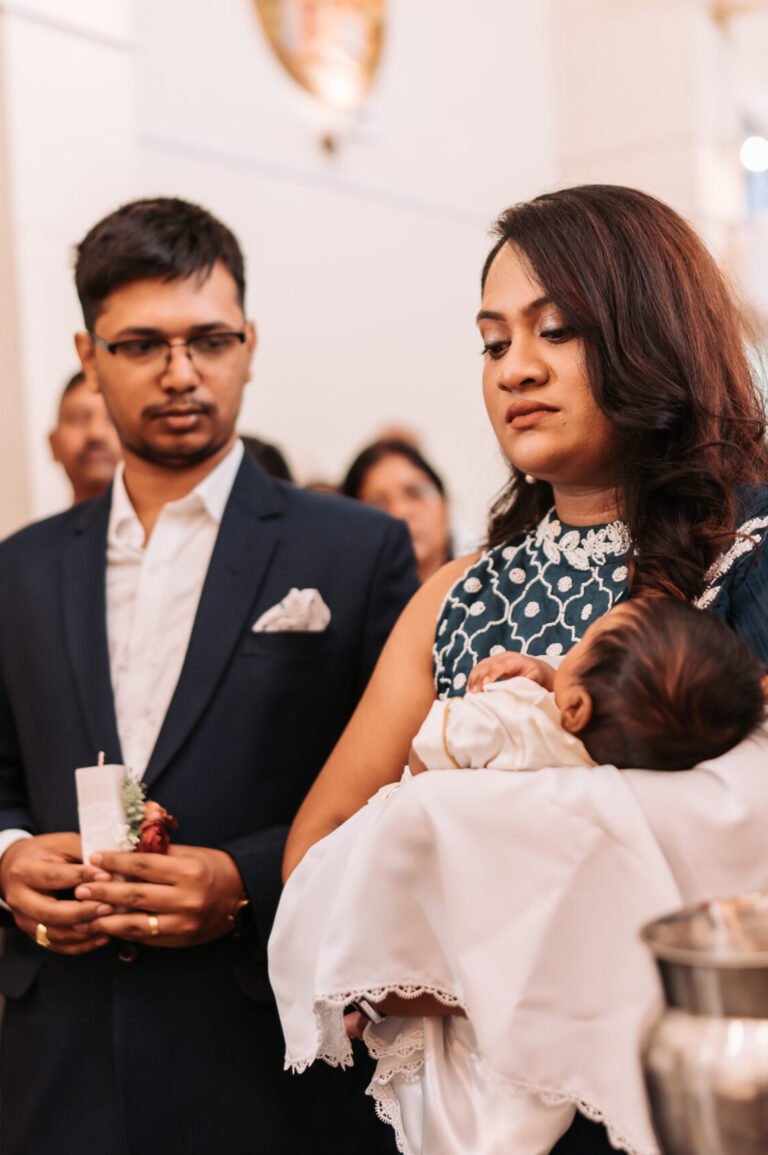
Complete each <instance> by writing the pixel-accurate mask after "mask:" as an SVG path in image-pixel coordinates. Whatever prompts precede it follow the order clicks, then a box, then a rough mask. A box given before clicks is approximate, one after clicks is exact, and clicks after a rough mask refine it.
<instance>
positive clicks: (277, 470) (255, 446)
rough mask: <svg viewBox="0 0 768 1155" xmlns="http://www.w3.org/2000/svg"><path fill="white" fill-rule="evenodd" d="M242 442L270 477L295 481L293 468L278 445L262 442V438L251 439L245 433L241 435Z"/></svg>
mask: <svg viewBox="0 0 768 1155" xmlns="http://www.w3.org/2000/svg"><path fill="white" fill-rule="evenodd" d="M240 440H241V441H242V443H243V445H244V446H245V448H246V450H247V451H248V453H250V455H251V457H254V458H255V459H256V461H258V463H259V465H260V466H261V468H262V469H265V470H266V471H267V473H268V474H269V476H270V477H276V478H277V479H278V480H279V481H291V482H292V481H295V478H294V476H293V472H292V470H291V467H290V465H289V464H288V462H287V461H286V459H285V454H284V453H283V451H282V449H279V448H278V447H277V445H272V444H271V442H269V441H262V440H261V438H260V437H251V436H250V435H249V434H245V433H242V434H241V435H240Z"/></svg>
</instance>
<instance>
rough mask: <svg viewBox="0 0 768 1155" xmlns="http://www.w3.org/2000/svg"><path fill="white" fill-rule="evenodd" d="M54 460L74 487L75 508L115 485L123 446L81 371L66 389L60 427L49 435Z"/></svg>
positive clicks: (98, 394)
mask: <svg viewBox="0 0 768 1155" xmlns="http://www.w3.org/2000/svg"><path fill="white" fill-rule="evenodd" d="M48 442H49V444H50V446H51V453H52V455H53V460H54V461H57V462H58V463H59V465H60V466H61V467H62V469H63V470H64V472H65V473H66V475H67V477H68V478H69V483H70V485H71V486H72V504H73V505H74V504H76V503H77V502H78V501H85V500H86V498H88V497H98V496H99V494H100V493H103V492H104V490H105V489H106V488H107V486H108V485H109V484H110V483H111V481H112V477H113V475H114V472H115V468H116V466H117V463H118V461H119V460H120V442H119V440H118V436H117V431H116V429H115V427H114V425H113V424H112V418H111V417H110V415H109V413H108V412H107V407H106V405H105V404H104V398H103V397H102V396H101V394H100V393H96V392H95V391H94V390H93V389H91V388H90V387H89V386H88V385H87V384H86V381H85V376H84V374H83V372H82V370H80V371H79V372H77V373H75V374H74V375H73V376H72V377H70V379H69V381H67V383H66V385H65V386H64V390H63V392H62V394H61V400H60V402H59V412H58V416H57V418H56V426H55V428H54V429H52V430H51V432H50V434H49V435H48Z"/></svg>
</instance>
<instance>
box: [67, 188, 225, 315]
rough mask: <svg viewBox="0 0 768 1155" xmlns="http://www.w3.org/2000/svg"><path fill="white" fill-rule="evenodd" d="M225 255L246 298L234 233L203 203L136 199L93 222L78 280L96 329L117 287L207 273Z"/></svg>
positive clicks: (78, 262) (79, 255) (80, 250)
mask: <svg viewBox="0 0 768 1155" xmlns="http://www.w3.org/2000/svg"><path fill="white" fill-rule="evenodd" d="M218 261H220V262H221V263H222V264H223V265H224V266H225V268H226V269H227V270H228V272H229V273H231V275H232V278H233V279H234V282H235V284H236V285H237V292H238V298H239V301H240V304H241V306H242V305H243V304H244V301H245V264H244V261H243V254H242V251H241V249H240V245H239V244H238V241H237V238H236V237H235V235H234V234H233V233H232V232H231V231H230V230H229V229H228V228H227V226H226V225H224V224H222V222H221V221H220V220H217V219H216V217H214V216H213V215H212V214H211V213H209V212H208V211H207V210H206V209H204V208H201V207H200V205H195V204H191V203H190V202H189V201H184V200H180V199H178V198H177V197H153V198H150V199H146V200H138V201H131V202H130V203H129V204H126V205H123V206H122V207H121V208H119V209H116V210H115V212H113V213H110V214H109V216H107V217H104V219H103V220H101V221H99V223H98V224H96V225H94V226H93V228H92V229H91V230H90V232H88V233H87V235H86V236H85V238H84V239H83V240H82V241H81V243H80V244H79V245H78V246H77V249H76V259H75V285H76V287H77V295H78V297H79V298H80V306H81V308H82V310H83V318H84V320H85V325H86V328H87V329H89V330H92V329H93V326H94V324H95V322H96V318H97V317H98V315H99V313H100V312H101V309H102V305H103V303H104V301H105V300H106V298H107V297H108V296H109V294H110V293H112V292H114V290H115V289H119V288H121V287H122V286H123V285H128V284H130V283H131V282H133V281H144V280H147V279H149V278H161V279H162V280H163V281H175V280H179V279H183V278H186V277H192V276H195V275H196V274H197V275H199V276H202V277H203V278H205V277H208V276H209V275H210V273H211V271H212V269H213V266H214V265H215V264H216V263H217V262H218Z"/></svg>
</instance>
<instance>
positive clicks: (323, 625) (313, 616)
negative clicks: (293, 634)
mask: <svg viewBox="0 0 768 1155" xmlns="http://www.w3.org/2000/svg"><path fill="white" fill-rule="evenodd" d="M330 620H331V611H330V610H329V609H328V606H327V605H326V604H325V602H324V601H323V599H322V597H321V596H320V591H319V590H297V589H292V590H289V591H288V593H287V594H286V595H285V597H284V598H283V600H282V601H281V602H278V603H277V605H276V606H272V608H271V609H269V610H265V611H264V613H263V614H262V615H261V617H260V618H259V619H258V620H257V621H255V622H254V623H253V625H252V626H251V629H252V630H253V632H254V634H275V633H287V632H289V631H301V632H302V633H307V634H320V633H322V631H323V630H325V629H327V628H328V623H329V622H330Z"/></svg>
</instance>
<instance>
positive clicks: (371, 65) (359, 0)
mask: <svg viewBox="0 0 768 1155" xmlns="http://www.w3.org/2000/svg"><path fill="white" fill-rule="evenodd" d="M255 3H256V11H257V12H258V14H259V18H260V20H261V23H262V25H263V27H264V30H265V32H266V34H267V37H268V39H269V42H270V44H271V46H272V49H273V51H274V52H275V54H276V56H277V57H278V59H279V60H280V62H281V64H282V65H283V66H284V67H285V68H286V69H287V71H288V72H289V73H290V74H291V76H292V77H293V78H294V80H297V81H298V82H299V84H300V85H301V86H302V87H303V88H305V89H307V91H308V92H311V93H312V95H313V96H316V97H318V98H319V99H320V100H322V101H323V103H324V104H327V105H329V106H330V107H331V108H339V109H353V108H357V107H358V106H359V105H360V104H362V103H363V101H364V100H365V98H366V97H367V95H368V93H369V92H370V89H371V86H372V84H373V80H374V77H375V75H376V70H377V68H378V65H379V59H380V57H381V48H382V44H383V41H384V28H385V23H386V0H255Z"/></svg>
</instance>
